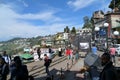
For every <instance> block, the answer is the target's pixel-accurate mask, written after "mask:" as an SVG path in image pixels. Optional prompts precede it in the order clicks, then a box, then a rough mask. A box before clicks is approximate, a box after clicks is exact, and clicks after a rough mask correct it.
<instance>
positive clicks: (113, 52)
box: [109, 46, 116, 63]
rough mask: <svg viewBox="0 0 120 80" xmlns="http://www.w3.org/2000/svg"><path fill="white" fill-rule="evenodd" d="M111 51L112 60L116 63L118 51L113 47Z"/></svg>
mask: <svg viewBox="0 0 120 80" xmlns="http://www.w3.org/2000/svg"><path fill="white" fill-rule="evenodd" d="M109 51H110V55H111V60H112V61H113V63H115V52H116V49H115V48H114V46H112V47H110V49H109Z"/></svg>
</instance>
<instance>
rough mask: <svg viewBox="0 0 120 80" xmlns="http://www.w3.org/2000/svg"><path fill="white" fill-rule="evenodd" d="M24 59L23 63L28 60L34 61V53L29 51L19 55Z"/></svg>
mask: <svg viewBox="0 0 120 80" xmlns="http://www.w3.org/2000/svg"><path fill="white" fill-rule="evenodd" d="M19 56H20V57H21V59H22V61H23V63H28V62H33V61H34V58H33V55H31V54H29V53H23V54H20V55H19Z"/></svg>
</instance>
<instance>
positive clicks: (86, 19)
mask: <svg viewBox="0 0 120 80" xmlns="http://www.w3.org/2000/svg"><path fill="white" fill-rule="evenodd" d="M83 20H84V25H83V27H82V28H90V29H92V23H91V20H90V19H89V17H88V16H85V17H84V18H83Z"/></svg>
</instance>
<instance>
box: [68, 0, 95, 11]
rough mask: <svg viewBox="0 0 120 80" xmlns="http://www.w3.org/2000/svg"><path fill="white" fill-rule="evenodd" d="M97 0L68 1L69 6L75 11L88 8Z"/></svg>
mask: <svg viewBox="0 0 120 80" xmlns="http://www.w3.org/2000/svg"><path fill="white" fill-rule="evenodd" d="M94 1H95V0H87V1H85V0H74V1H68V2H67V4H68V5H69V6H70V7H71V8H73V9H74V10H75V11H77V10H79V9H81V8H84V7H87V6H89V5H90V4H92V3H93V2H94Z"/></svg>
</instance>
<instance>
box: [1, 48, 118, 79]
mask: <svg viewBox="0 0 120 80" xmlns="http://www.w3.org/2000/svg"><path fill="white" fill-rule="evenodd" d="M48 52H49V53H50V54H51V53H52V49H51V48H48ZM34 53H36V55H37V57H38V59H40V55H41V50H40V48H37V49H34ZM63 53H64V55H65V56H67V57H68V60H71V61H72V60H73V59H74V60H75V62H77V61H78V59H79V50H78V49H77V48H74V49H73V48H71V47H67V48H66V49H65V50H63V49H62V48H61V47H60V48H58V56H59V57H62V55H63ZM93 54H95V55H96V54H97V52H96V49H93ZM100 57H101V65H102V66H103V69H102V71H101V72H100V75H99V78H93V79H92V80H118V76H117V71H116V69H115V67H114V65H113V63H115V59H114V57H115V49H114V48H113V47H110V48H109V51H107V52H104V53H103V54H102V55H101V56H100ZM51 62H52V59H50V58H49V56H48V55H47V54H44V66H45V71H46V74H47V75H48V76H51V74H50V71H49V66H50V64H51ZM8 75H10V78H9V80H29V78H30V77H31V80H34V78H33V77H32V76H29V72H28V69H27V66H26V65H25V64H23V63H22V60H21V58H20V57H19V56H15V57H14V59H13V60H11V57H10V56H9V55H8V54H7V52H6V51H3V53H2V55H0V80H7V76H8Z"/></svg>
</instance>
